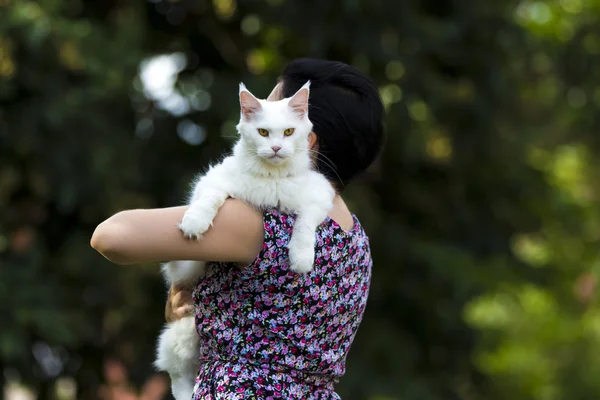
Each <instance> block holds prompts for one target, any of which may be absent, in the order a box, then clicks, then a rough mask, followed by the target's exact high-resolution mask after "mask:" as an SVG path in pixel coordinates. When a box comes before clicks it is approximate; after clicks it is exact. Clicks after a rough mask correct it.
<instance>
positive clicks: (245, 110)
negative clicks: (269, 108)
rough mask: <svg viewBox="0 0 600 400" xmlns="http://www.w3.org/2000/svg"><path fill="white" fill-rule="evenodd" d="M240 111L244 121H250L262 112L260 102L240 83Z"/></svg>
mask: <svg viewBox="0 0 600 400" xmlns="http://www.w3.org/2000/svg"><path fill="white" fill-rule="evenodd" d="M240 109H241V112H242V117H243V118H244V119H245V120H246V121H249V120H251V119H252V117H254V116H255V115H256V114H257V113H258V112H260V111H261V110H262V106H261V105H260V101H258V99H257V98H256V97H254V95H252V93H250V91H249V90H248V89H246V86H245V85H244V84H243V83H240Z"/></svg>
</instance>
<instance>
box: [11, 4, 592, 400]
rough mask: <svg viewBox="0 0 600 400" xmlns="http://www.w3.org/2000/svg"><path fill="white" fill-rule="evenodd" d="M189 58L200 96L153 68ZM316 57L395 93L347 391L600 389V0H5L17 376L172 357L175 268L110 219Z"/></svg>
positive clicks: (160, 190) (41, 388)
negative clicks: (126, 249) (112, 245)
mask: <svg viewBox="0 0 600 400" xmlns="http://www.w3.org/2000/svg"><path fill="white" fill-rule="evenodd" d="M173 54H180V55H183V56H184V59H185V60H186V65H185V67H183V68H182V70H181V71H179V73H178V74H177V80H176V83H175V88H176V90H177V93H180V95H181V96H182V98H184V99H187V101H188V102H189V104H191V105H192V106H191V107H190V108H189V110H187V112H185V113H177V112H176V113H175V114H174V113H172V112H169V111H168V110H165V109H164V107H162V108H161V104H160V102H157V101H153V100H152V99H149V98H147V96H145V95H144V87H143V82H142V80H141V79H140V77H139V73H140V70H141V65H142V64H141V63H142V62H143V61H144V60H148V59H149V58H150V57H154V56H156V55H167V56H168V55H173ZM301 56H312V57H322V58H329V59H337V60H341V61H345V62H348V63H350V64H353V65H355V66H357V67H358V68H360V69H361V70H363V71H364V72H366V73H367V74H369V75H370V76H372V77H373V79H374V80H375V81H376V82H377V84H378V86H379V87H380V91H381V95H382V98H383V99H384V102H385V104H386V107H387V110H388V131H389V137H388V141H387V145H386V148H385V151H384V153H383V155H382V157H381V160H380V161H379V162H378V163H377V165H375V166H374V168H372V170H371V171H369V172H368V173H367V174H365V175H364V176H363V177H362V179H361V180H360V181H359V182H357V183H355V184H353V185H352V186H351V187H349V188H348V190H347V192H346V198H347V201H348V202H349V204H350V205H351V206H352V208H353V210H354V211H355V212H356V214H357V215H358V216H359V218H360V219H361V221H362V222H363V224H364V226H365V227H366V229H367V231H368V232H369V234H370V236H371V239H372V244H373V251H374V260H375V269H374V280H373V284H372V289H371V297H370V302H369V306H368V308H367V313H366V317H365V320H364V323H363V324H362V326H361V329H360V331H359V334H358V337H357V338H356V341H355V344H354V346H353V348H352V350H351V352H350V356H349V359H348V372H347V374H346V376H345V377H344V378H343V379H342V381H341V383H340V385H339V393H340V395H341V396H342V398H345V399H373V400H375V399H406V400H413V399H415V400H451V399H461V400H476V399H511V400H530V399H531V400H567V399H568V400H579V399H581V400H587V399H598V398H600V380H599V379H598V376H599V375H600V357H599V354H600V310H599V309H598V298H597V294H596V281H597V276H598V273H600V250H599V249H600V246H599V245H600V207H599V205H598V204H599V203H598V200H600V191H599V189H600V185H599V182H600V169H599V168H598V167H599V161H598V158H597V156H596V155H597V154H598V150H599V146H600V135H598V133H599V132H598V131H599V122H600V114H598V113H597V111H596V109H597V108H598V106H600V68H597V65H598V64H599V61H600V1H598V0H585V1H584V0H560V1H559V0H547V1H528V0H522V1H520V2H519V1H513V0H494V1H491V0H490V1H471V2H468V1H462V0H419V1H417V0H404V1H398V0H330V1H323V0H319V1H317V0H303V1H293V0H267V1H260V0H237V1H236V0H212V1H211V0H194V1H192V0H179V1H175V0H171V1H167V0H153V1H150V2H144V1H141V0H139V1H134V0H103V1H91V0H63V1H61V0H39V1H35V2H34V1H29V0H0V315H1V319H0V321H1V322H0V370H3V371H4V374H3V375H1V378H0V379H2V380H6V379H14V378H18V379H21V380H22V381H23V382H25V383H26V384H28V385H30V386H31V387H33V388H35V389H36V390H37V391H38V392H39V393H40V394H39V396H40V398H52V394H51V392H52V390H51V388H52V387H53V383H54V382H55V381H56V379H57V378H58V377H61V376H70V377H74V379H75V381H76V382H77V390H78V394H77V397H78V398H82V399H87V398H94V396H95V395H94V393H95V391H96V390H97V388H98V385H100V384H101V383H102V381H103V379H104V378H103V375H102V374H103V372H102V368H103V367H102V366H103V360H104V359H105V358H106V357H108V356H111V357H113V356H114V357H117V358H119V359H121V360H123V362H124V363H125V364H126V365H127V367H128V368H129V371H130V376H131V378H132V380H133V382H134V383H135V384H137V385H141V384H142V383H143V382H144V380H145V379H146V378H147V377H148V376H150V375H151V374H152V373H153V371H152V367H151V361H152V359H153V347H154V341H155V338H156V335H157V333H158V330H159V329H160V327H161V325H162V323H163V309H164V300H165V289H164V287H163V283H162V282H161V279H160V276H159V274H158V267H157V265H142V266H136V267H117V266H113V265H111V264H110V263H108V262H107V261H105V260H104V259H102V257H100V256H99V255H98V254H96V253H95V252H94V251H93V250H92V249H91V248H90V247H89V239H90V235H91V233H92V231H93V229H94V228H95V226H96V225H97V224H98V223H99V222H101V221H102V220H103V219H105V218H106V217H108V216H109V215H111V214H112V213H115V212H117V211H119V210H122V209H125V208H137V207H162V206H171V205H176V204H180V203H182V201H183V199H184V194H185V191H186V190H187V185H188V183H189V181H190V180H191V178H192V176H193V175H194V174H195V173H197V172H198V171H199V170H201V169H202V168H203V167H205V166H206V165H207V164H208V163H209V162H210V161H213V160H216V159H217V158H218V157H219V155H220V154H221V153H222V152H223V151H224V150H226V149H227V148H228V147H229V146H230V145H231V141H232V136H233V135H234V133H235V131H234V128H233V126H234V122H235V120H236V119H237V118H238V115H239V111H238V104H237V98H236V93H237V84H238V82H239V81H241V80H243V81H244V82H245V83H246V85H247V86H248V87H249V88H250V89H251V90H252V91H253V92H254V93H255V94H257V95H259V96H263V97H264V96H266V95H267V94H268V93H269V91H270V89H271V87H272V86H273V84H274V82H275V80H276V77H277V75H278V73H279V72H280V71H281V70H282V68H283V66H284V65H285V64H286V62H287V61H289V60H291V59H293V58H296V57H301ZM178 132H179V134H178ZM202 133H205V134H206V136H202ZM190 135H191V136H190ZM198 142H200V143H198ZM0 383H2V382H0Z"/></svg>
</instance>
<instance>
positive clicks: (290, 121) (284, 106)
mask: <svg viewBox="0 0 600 400" xmlns="http://www.w3.org/2000/svg"><path fill="white" fill-rule="evenodd" d="M261 105H262V109H263V110H262V112H261V113H259V114H258V115H257V116H256V121H255V123H257V124H264V125H265V128H266V127H267V126H268V127H269V128H271V129H287V128H290V127H292V126H293V125H296V124H299V123H301V120H300V119H299V118H298V116H297V114H295V113H294V112H292V110H290V108H289V107H288V100H287V99H284V100H280V101H261Z"/></svg>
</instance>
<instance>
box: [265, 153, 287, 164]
mask: <svg viewBox="0 0 600 400" xmlns="http://www.w3.org/2000/svg"><path fill="white" fill-rule="evenodd" d="M287 160H288V157H281V156H278V155H274V156H271V157H264V158H263V161H264V162H266V163H267V164H270V165H281V164H284V163H285V162H286V161H287Z"/></svg>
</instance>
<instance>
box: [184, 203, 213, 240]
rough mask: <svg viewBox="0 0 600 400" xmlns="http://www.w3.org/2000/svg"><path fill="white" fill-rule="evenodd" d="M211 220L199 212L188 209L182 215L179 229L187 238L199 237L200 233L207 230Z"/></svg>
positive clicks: (200, 236)
mask: <svg viewBox="0 0 600 400" xmlns="http://www.w3.org/2000/svg"><path fill="white" fill-rule="evenodd" d="M211 223H212V221H209V220H207V218H205V217H203V216H202V215H201V214H200V213H197V212H194V211H193V210H188V211H186V213H185V214H184V215H183V219H182V220H181V223H180V224H179V229H181V231H182V232H183V235H184V236H185V237H186V238H188V239H196V240H198V239H201V238H202V234H203V233H204V232H206V231H207V230H208V228H209V227H210V225H211Z"/></svg>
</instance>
